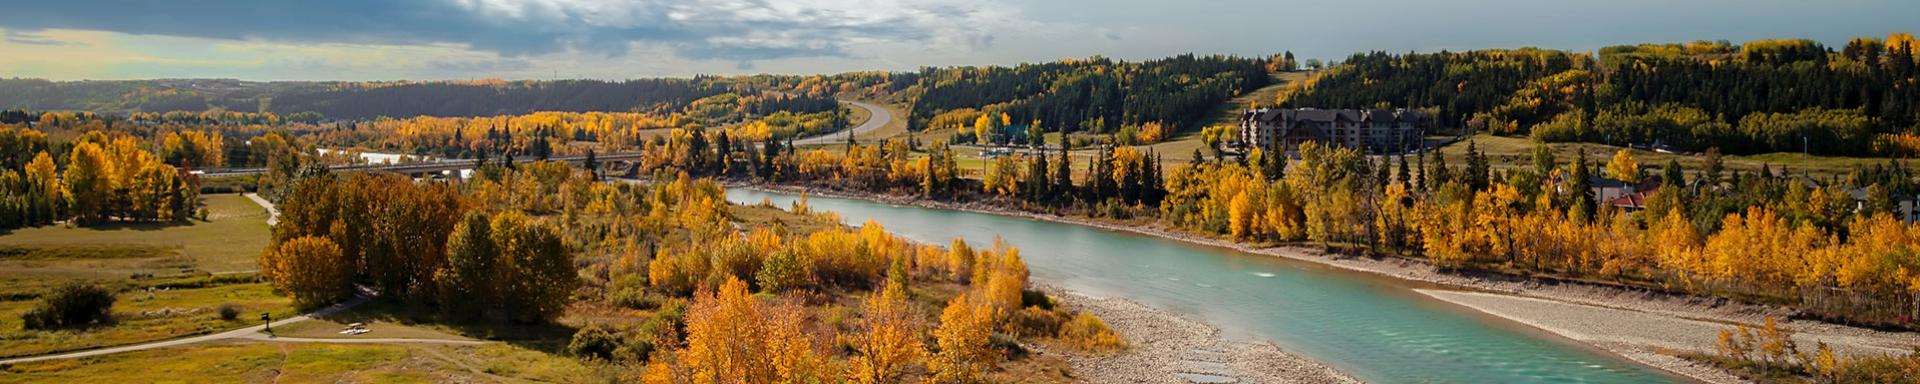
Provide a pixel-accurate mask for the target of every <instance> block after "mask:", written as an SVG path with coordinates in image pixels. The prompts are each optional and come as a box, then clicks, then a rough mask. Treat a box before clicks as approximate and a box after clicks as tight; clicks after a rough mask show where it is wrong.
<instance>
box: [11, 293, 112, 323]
mask: <svg viewBox="0 0 1920 384" xmlns="http://www.w3.org/2000/svg"><path fill="white" fill-rule="evenodd" d="M113 300H114V297H113V292H108V291H107V290H106V289H105V288H100V287H99V286H95V285H93V284H89V283H85V282H78V281H75V282H71V283H67V284H66V285H62V286H60V287H58V288H54V290H53V292H51V293H48V294H47V295H45V296H42V297H41V301H40V305H38V306H35V307H34V308H33V309H30V310H27V312H26V313H22V314H20V320H21V321H22V322H23V323H25V326H26V328H27V329H56V328H67V327H81V326H88V325H93V324H98V323H106V322H110V321H112V320H113V317H112V310H113Z"/></svg>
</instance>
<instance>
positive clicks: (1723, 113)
mask: <svg viewBox="0 0 1920 384" xmlns="http://www.w3.org/2000/svg"><path fill="white" fill-rule="evenodd" d="M1915 68H1916V57H1915V56H1914V52H1913V38H1912V36H1911V35H1909V34H1894V35H1890V36H1888V37H1887V38H1886V39H1874V38H1857V39H1854V40H1852V41H1850V42H1849V43H1848V44H1847V45H1846V46H1845V47H1844V48H1843V49H1841V50H1838V51H1835V50H1834V49H1832V48H1829V47H1826V46H1823V45H1821V44H1819V43H1817V42H1813V41H1810V40H1761V41H1754V42H1749V43H1746V44H1744V45H1733V44H1730V43H1726V42H1695V43H1688V44H1643V45H1629V46H1613V47H1607V48H1603V49H1601V50H1600V52H1599V54H1598V57H1595V56H1592V55H1589V54H1584V53H1573V52H1563V51H1551V50H1538V49H1521V50H1487V51H1472V52H1445V51H1442V52H1438V53H1407V54H1401V55H1393V54H1387V53H1384V52H1372V53H1366V54H1357V55H1354V56H1352V57H1350V58H1348V59H1347V61H1346V63H1345V64H1344V65H1341V66H1339V67H1336V68H1334V69H1331V70H1328V71H1326V72H1325V73H1324V74H1322V75H1320V76H1318V77H1316V78H1315V79H1313V80H1312V81H1310V82H1308V83H1307V85H1306V86H1304V87H1301V88H1298V89H1295V90H1293V91H1291V92H1289V93H1288V94H1286V95H1284V96H1283V97H1282V99H1281V103H1282V105H1284V106H1290V107H1323V108H1372V107H1383V106H1392V107H1408V108H1422V107H1437V108H1438V109H1439V111H1440V114H1439V117H1440V122H1441V123H1442V124H1443V125H1448V126H1455V127H1465V128H1467V129H1472V130H1481V131H1487V132H1492V133H1496V134H1504V135H1531V136H1532V137H1534V138H1535V139H1537V140H1540V141H1546V142H1563V141H1579V142H1598V143H1609V144H1636V145H1663V146H1668V147H1671V148H1676V149H1682V150H1688V151H1696V152H1697V151H1704V150H1706V149H1707V148H1720V149H1721V150H1724V151H1727V152H1729V153H1740V154H1747V153H1763V152H1785V151H1805V152H1810V153H1817V154H1830V155H1849V156H1864V155H1872V154H1885V155H1908V154H1911V153H1914V152H1911V150H1910V148H1908V147H1907V146H1905V145H1904V143H1906V142H1910V141H1911V140H1910V139H1911V138H1912V137H1913V135H1914V134H1915V133H1916V128H1915V123H1916V121H1920V119H1916V116H1920V109H1916V106H1920V93H1916V88H1917V87H1920V78H1917V77H1916V76H1920V72H1917V71H1916V70H1915ZM1903 139H1907V140H1904V141H1903ZM1876 148H1877V150H1876Z"/></svg>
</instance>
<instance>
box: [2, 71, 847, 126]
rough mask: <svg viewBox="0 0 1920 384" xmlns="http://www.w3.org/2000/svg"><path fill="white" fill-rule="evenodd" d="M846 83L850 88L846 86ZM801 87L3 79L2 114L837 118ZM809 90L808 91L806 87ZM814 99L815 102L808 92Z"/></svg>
mask: <svg viewBox="0 0 1920 384" xmlns="http://www.w3.org/2000/svg"><path fill="white" fill-rule="evenodd" d="M847 81H851V80H847ZM799 85H802V84H799V82H787V83H781V82H775V81H772V80H769V79H756V78H744V77H743V78H739V79H735V78H722V77H696V78H692V79H637V80H624V81H600V80H557V81H505V80H469V81H428V82H412V81H399V82H248V81H238V80H219V79H206V80H126V81H81V82H54V81H47V80H39V79H0V109H19V110H37V111H87V112H96V113H110V114H117V115H133V114H138V113H148V114H167V113H174V114H197V113H202V112H207V111H233V112H238V113H262V112H264V113H273V114H276V115H279V116H284V117H286V118H287V119H289V120H295V121H303V122H308V123H312V122H318V121H319V120H322V119H326V120H338V121H354V120H358V121H364V120H374V119H376V118H380V117H391V118H409V117H414V116H437V117H481V116H500V115H523V114H528V113H533V112H541V111H551V112H592V111H597V112H640V113H656V114H664V113H672V112H677V111H679V110H681V109H683V108H686V107H688V105H689V104H692V103H694V102H695V101H696V100H700V99H702V98H706V97H709V96H716V95H720V94H725V93H736V94H740V95H758V94H760V93H761V92H762V91H777V92H782V93H786V94H789V95H790V97H789V98H787V99H778V100H777V99H773V98H769V99H767V100H762V101H761V102H759V103H757V104H756V105H755V106H753V109H752V112H754V113H757V114H771V113H772V111H777V110H788V111H793V112H796V113H813V112H821V111H826V110H832V109H834V108H837V106H836V105H832V104H825V105H823V104H821V100H820V99H823V98H824V99H827V101H828V102H830V101H831V97H832V96H833V94H834V93H833V92H838V91H840V89H832V90H829V89H826V88H824V87H823V88H818V89H815V88H812V87H809V88H807V89H801V92H792V91H793V90H795V89H796V88H794V87H795V86H799ZM806 85H812V84H806ZM807 91H813V92H807Z"/></svg>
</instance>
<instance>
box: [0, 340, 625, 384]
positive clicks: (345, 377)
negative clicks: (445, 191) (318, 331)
mask: <svg viewBox="0 0 1920 384" xmlns="http://www.w3.org/2000/svg"><path fill="white" fill-rule="evenodd" d="M5 372H6V374H0V383H232V382H275V383H339V382H351V383H437V382H518V381H537V382H585V381H591V379H592V378H593V377H595V376H597V375H596V374H595V372H594V369H593V368H592V367H589V366H587V365H584V364H582V363H580V362H578V361H575V360H573V359H571V358H562V357H555V356H550V355H547V354H544V353H539V352H534V351H528V350H525V349H521V348H517V347H513V346H510V345H506V344H489V345H482V346H440V345H378V344H314V343H271V342H222V343H209V344H199V345H190V346H182V347H175V348H166V349H158V350H150V351H140V352H129V353H123V354H116V355H108V356H100V357H94V358H86V359H75V360H54V361H42V362H33V363H25V364H16V365H13V366H10V367H7V368H5Z"/></svg>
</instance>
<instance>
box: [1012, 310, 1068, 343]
mask: <svg viewBox="0 0 1920 384" xmlns="http://www.w3.org/2000/svg"><path fill="white" fill-rule="evenodd" d="M1070 315H1071V314H1070V313H1068V312H1067V311H1065V310H1059V309H1053V310H1049V309H1044V308H1041V307H1039V306H1030V307H1026V308H1023V309H1021V310H1019V311H1015V312H1013V318H1012V320H1010V321H1011V325H1012V327H1013V333H1014V334H1018V335H1021V336H1051V335H1057V334H1059V333H1060V325H1061V324H1065V323H1066V322H1067V318H1068V317H1069V316H1070Z"/></svg>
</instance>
